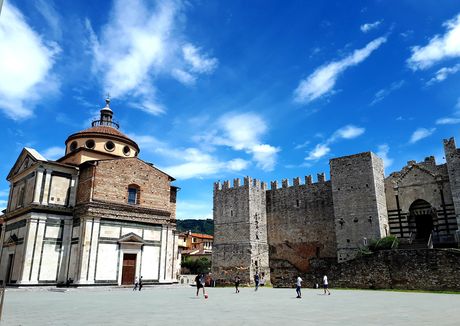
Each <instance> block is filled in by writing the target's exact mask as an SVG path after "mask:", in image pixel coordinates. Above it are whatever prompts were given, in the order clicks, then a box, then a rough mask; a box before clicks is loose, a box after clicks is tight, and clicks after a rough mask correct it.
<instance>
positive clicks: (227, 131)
mask: <svg viewBox="0 0 460 326" xmlns="http://www.w3.org/2000/svg"><path fill="white" fill-rule="evenodd" d="M217 127H218V128H219V131H216V132H215V133H216V134H217V133H219V134H220V133H222V135H221V136H215V135H214V136H213V139H212V142H213V143H214V144H215V145H226V146H230V147H232V148H233V149H235V150H243V149H248V148H251V147H253V146H255V145H257V144H259V143H260V138H261V137H262V135H264V134H265V132H266V131H267V124H266V122H265V120H264V119H263V118H262V117H261V116H260V115H258V114H256V113H252V112H247V113H235V112H231V113H227V114H225V115H223V116H222V117H220V119H219V120H218V122H217Z"/></svg>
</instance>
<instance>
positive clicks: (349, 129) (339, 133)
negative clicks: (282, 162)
mask: <svg viewBox="0 0 460 326" xmlns="http://www.w3.org/2000/svg"><path fill="white" fill-rule="evenodd" d="M365 131H366V129H364V128H361V127H356V126H353V125H346V126H344V127H342V128H340V129H337V130H336V131H335V132H334V133H333V134H332V136H331V137H329V138H328V139H327V140H326V141H325V142H323V143H320V144H317V145H316V146H315V148H314V149H313V150H311V151H310V152H309V153H308V155H307V157H305V160H307V161H315V160H318V159H320V158H322V157H323V156H325V155H327V154H328V153H329V152H330V150H331V148H330V145H331V144H332V143H334V142H336V141H338V140H340V139H353V138H356V137H359V136H361V135H362V134H363V133H364V132H365Z"/></svg>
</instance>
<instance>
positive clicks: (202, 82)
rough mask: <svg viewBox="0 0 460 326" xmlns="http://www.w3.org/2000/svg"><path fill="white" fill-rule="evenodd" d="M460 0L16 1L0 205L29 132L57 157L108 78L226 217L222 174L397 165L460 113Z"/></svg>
mask: <svg viewBox="0 0 460 326" xmlns="http://www.w3.org/2000/svg"><path fill="white" fill-rule="evenodd" d="M459 85H460V2H458V1H447V0H446V1H439V0H437V1H420V0H412V1H404V0H401V1H393V2H390V1H351V0H350V1H339V0H338V1H301V0H298V1H294V0H293V1H193V0H190V1H179V0H178V1H147V0H130V1H129V2H127V1H121V0H114V1H97V2H96V1H87V0H81V1H54V2H53V1H52V0H28V1H25V0H24V1H11V0H5V2H4V6H3V9H2V13H1V15H0V126H1V127H0V130H1V133H2V142H1V144H0V157H1V165H0V176H2V177H1V179H0V208H1V207H5V206H6V200H7V196H8V183H7V182H6V180H5V178H6V175H7V174H8V172H9V169H10V168H11V166H12V164H14V162H15V160H16V158H17V156H18V155H19V153H20V151H21V149H22V148H23V147H24V146H29V147H33V148H35V149H36V150H38V151H39V152H40V153H42V154H43V155H44V156H45V157H47V158H48V159H57V158H58V157H60V156H62V155H63V153H64V141H65V139H66V138H67V136H68V135H70V134H71V133H74V132H76V131H79V130H82V129H85V128H87V127H88V126H89V123H90V121H91V120H92V119H93V118H94V117H96V116H97V115H98V111H99V109H100V108H101V107H102V106H103V105H104V98H105V94H107V93H110V94H111V98H112V102H111V107H112V109H113V111H114V112H115V119H116V120H118V121H119V122H120V124H121V130H122V131H123V132H124V133H126V134H127V135H129V136H130V137H132V138H133V139H134V140H135V141H137V142H138V144H139V145H140V147H141V153H140V158H141V159H143V160H146V161H149V162H152V163H154V164H155V165H156V166H158V167H160V168H161V169H163V170H164V171H166V172H168V173H170V174H171V175H173V176H174V177H175V178H176V179H177V181H176V182H175V184H176V185H177V186H179V187H181V191H180V192H179V195H178V207H177V215H178V217H179V218H187V217H192V218H206V217H211V216H212V189H213V187H212V184H213V182H215V181H217V180H221V181H223V180H228V179H234V178H238V177H239V178H242V177H244V176H246V175H250V176H252V177H255V178H259V179H262V180H264V181H267V182H269V181H272V180H279V181H280V180H281V179H282V178H289V179H292V178H293V177H296V176H300V177H302V178H303V176H305V175H308V174H313V175H314V180H315V179H316V173H319V172H323V171H324V172H326V174H327V175H328V174H329V167H328V164H329V159H330V158H332V157H337V156H343V155H349V154H354V153H358V152H364V151H373V152H375V153H377V154H379V155H380V156H381V157H382V158H383V159H384V161H385V164H386V173H387V174H388V173H391V172H392V171H396V170H399V169H401V168H402V167H403V166H404V165H405V163H406V162H407V161H408V160H413V159H415V160H417V161H420V160H422V159H423V158H424V157H425V156H428V155H435V156H436V158H437V160H438V162H440V163H441V162H442V160H443V150H442V139H443V138H448V137H451V136H454V137H457V138H458V139H459V142H460V135H459V132H458V128H459V125H460V88H459Z"/></svg>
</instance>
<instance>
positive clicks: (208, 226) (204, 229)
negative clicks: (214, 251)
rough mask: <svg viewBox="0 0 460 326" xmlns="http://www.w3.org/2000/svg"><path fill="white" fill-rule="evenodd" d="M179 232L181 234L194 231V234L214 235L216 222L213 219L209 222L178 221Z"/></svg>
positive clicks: (208, 220)
mask: <svg viewBox="0 0 460 326" xmlns="http://www.w3.org/2000/svg"><path fill="white" fill-rule="evenodd" d="M176 221H177V230H178V231H180V232H185V231H189V230H190V231H192V232H194V233H203V234H209V235H214V221H213V220H212V219H207V220H192V219H188V220H179V219H178V220H176Z"/></svg>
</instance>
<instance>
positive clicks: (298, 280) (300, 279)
mask: <svg viewBox="0 0 460 326" xmlns="http://www.w3.org/2000/svg"><path fill="white" fill-rule="evenodd" d="M302 281H303V280H302V278H301V277H300V276H297V280H296V283H295V286H296V287H295V291H296V292H297V297H296V298H297V299H300V298H302V292H301V291H300V288H301V287H302Z"/></svg>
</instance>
